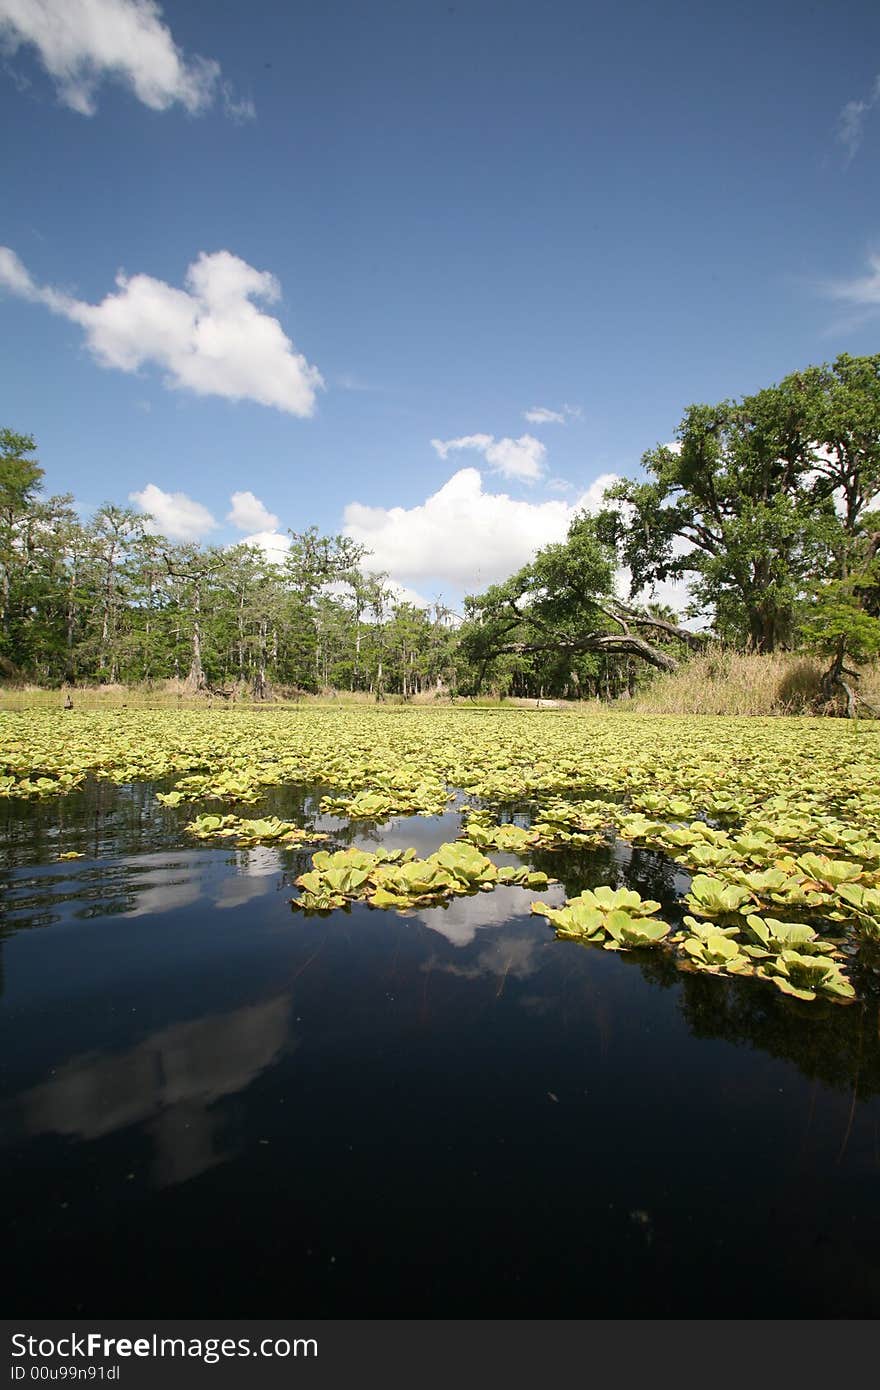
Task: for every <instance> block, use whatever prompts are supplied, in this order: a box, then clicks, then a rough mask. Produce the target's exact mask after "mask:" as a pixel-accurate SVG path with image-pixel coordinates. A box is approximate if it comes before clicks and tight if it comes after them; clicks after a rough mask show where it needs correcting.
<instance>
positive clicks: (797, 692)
mask: <svg viewBox="0 0 880 1390" xmlns="http://www.w3.org/2000/svg"><path fill="white" fill-rule="evenodd" d="M824 669H825V663H823V662H822V661H821V660H820V659H819V658H818V657H809V656H797V655H794V654H792V653H791V652H774V653H772V654H770V655H767V656H759V655H756V654H747V653H741V652H727V651H720V650H715V651H710V652H707V653H706V655H705V656H698V657H694V658H692V660H690V661H689V662H688V663H687V664H686V665H685V666H682V668H681V669H680V670H679V671H676V672H675V673H674V674H673V675H669V676H660V677H659V678H658V679H657V680H655V681H654V682H653V683H652V685H651V686H650V687H649V688H648V689H647V690H646V691H645V692H644V693H643V694H642V695H640V696H639V697H638V698H637V699H636V700H635V701H634V702H633V704H632V706H631V708H632V709H633V710H636V711H638V712H640V713H643V714H722V715H724V714H726V715H733V714H750V715H771V714H818V713H833V712H835V711H833V710H825V709H824V708H823V705H822V696H821V681H822V672H823V670H824ZM858 691H859V694H860V695H861V696H862V697H863V698H864V699H865V700H867V701H868V702H869V703H870V704H871V705H872V706H874V707H875V708H877V709H880V668H878V667H876V666H874V667H866V668H864V669H863V671H862V672H861V680H860V682H859V684H858Z"/></svg>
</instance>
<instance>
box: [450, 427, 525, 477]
mask: <svg viewBox="0 0 880 1390" xmlns="http://www.w3.org/2000/svg"><path fill="white" fill-rule="evenodd" d="M431 447H432V448H433V449H435V450H436V452H437V453H438V454H439V456H440V458H442V459H446V458H448V456H449V454H450V453H451V451H452V450H458V449H475V450H476V451H477V453H480V454H482V455H483V457H484V458H485V460H486V462H487V463H488V465H489V467H490V468H493V469H494V470H495V472H496V473H501V474H502V475H503V477H505V478H516V479H518V480H519V481H520V482H524V483H534V482H537V480H538V479H539V478H540V477H542V476H543V474H544V472H545V468H546V465H545V462H544V460H545V458H546V455H547V449H546V446H545V445H544V444H542V443H541V441H540V439H535V438H534V436H533V435H531V434H523V435H520V437H519V439H496V438H495V436H494V435H491V434H464V435H461V436H460V437H459V438H458V439H432V440H431Z"/></svg>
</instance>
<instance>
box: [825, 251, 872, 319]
mask: <svg viewBox="0 0 880 1390" xmlns="http://www.w3.org/2000/svg"><path fill="white" fill-rule="evenodd" d="M823 288H824V291H825V293H826V294H827V295H828V297H829V298H830V299H837V300H839V301H840V302H841V303H844V304H852V305H853V306H854V307H856V308H859V309H869V310H873V309H875V308H880V253H878V252H876V251H875V252H872V253H871V254H870V255H869V256H868V273H867V275H857V276H856V277H855V279H853V280H831V281H829V282H827V283H826V284H825V285H824V286H823Z"/></svg>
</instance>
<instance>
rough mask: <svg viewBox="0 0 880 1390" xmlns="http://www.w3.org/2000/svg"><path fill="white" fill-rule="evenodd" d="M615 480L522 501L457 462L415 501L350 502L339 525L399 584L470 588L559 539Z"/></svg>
mask: <svg viewBox="0 0 880 1390" xmlns="http://www.w3.org/2000/svg"><path fill="white" fill-rule="evenodd" d="M616 481H617V479H616V476H615V475H614V474H613V473H606V474H604V475H603V476H602V477H600V478H597V479H596V481H595V482H594V483H592V484H591V486H590V487H589V488H588V489H587V491H586V492H584V493H582V494H581V496H580V497H578V498H577V499H576V500H575V501H574V502H573V503H571V504H569V503H568V502H566V501H565V500H563V499H562V498H553V499H551V500H549V501H546V502H524V501H519V500H517V499H515V498H512V497H508V496H507V494H506V493H503V492H502V493H492V492H485V491H484V490H483V479H482V476H481V474H480V472H479V470H478V469H476V468H462V469H460V470H459V471H458V472H457V473H455V474H453V476H452V477H451V478H450V479H449V481H448V482H447V483H444V485H443V487H441V488H440V489H439V491H437V492H435V493H433V494H432V496H430V497H428V498H427V500H426V501H425V502H423V503H421V504H419V505H418V506H415V507H368V506H364V505H363V504H362V503H360V502H352V503H350V504H349V505H348V506H347V507H346V508H345V515H344V526H343V529H344V532H345V534H346V535H347V536H351V538H352V539H353V540H356V541H358V542H360V544H362V545H364V546H366V547H367V549H368V550H370V551H372V555H371V556H370V560H369V563H370V566H371V567H374V568H375V569H377V570H387V571H388V573H389V574H390V575H392V576H393V578H395V579H397V580H398V581H399V582H401V583H407V582H415V583H416V584H417V583H418V581H420V580H425V579H434V580H440V581H444V582H446V583H448V584H450V585H452V586H454V587H455V588H456V589H464V590H472V591H476V590H480V589H483V588H485V587H486V586H487V585H488V584H493V583H496V582H498V581H499V580H502V579H506V578H507V576H508V575H510V574H513V572H514V571H515V570H517V569H519V568H520V566H522V565H524V564H526V563H527V561H529V560H530V559H531V558H532V556H533V555H534V554H535V551H536V550H538V549H539V548H540V547H541V546H543V545H548V544H550V542H552V541H561V540H564V539H565V535H566V532H567V530H568V527H569V525H570V523H571V520H572V518H573V517H574V515H575V513H576V512H578V511H580V510H582V509H583V508H586V509H588V510H596V508H597V507H598V505H599V504H600V503H601V499H602V494H603V492H604V491H605V489H606V488H607V487H610V486H611V484H612V483H613V482H616Z"/></svg>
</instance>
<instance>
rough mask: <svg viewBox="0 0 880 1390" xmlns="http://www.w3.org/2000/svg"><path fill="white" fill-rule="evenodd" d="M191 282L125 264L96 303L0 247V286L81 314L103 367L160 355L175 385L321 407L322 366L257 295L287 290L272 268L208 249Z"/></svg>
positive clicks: (304, 410) (273, 297) (290, 407)
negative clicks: (137, 271) (46, 279)
mask: <svg viewBox="0 0 880 1390" xmlns="http://www.w3.org/2000/svg"><path fill="white" fill-rule="evenodd" d="M184 285H185V288H184V289H177V288H176V287H175V286H173V285H169V284H167V283H166V282H165V281H164V280H156V279H154V278H153V276H151V275H133V276H131V277H128V276H127V275H124V274H123V273H121V272H120V273H119V274H118V275H117V277H116V287H117V288H116V293H115V294H108V295H107V296H106V298H104V299H102V300H101V302H100V303H99V304H89V303H87V302H85V301H84V300H80V299H75V298H73V297H72V296H71V295H69V294H67V293H65V292H63V291H61V290H57V289H53V288H52V286H50V285H39V284H37V282H36V281H35V280H34V279H33V277H32V276H31V274H30V272H29V271H28V270H27V268H26V267H25V266H24V265H23V264H22V262H21V261H20V260H19V258H18V256H17V255H16V254H15V252H14V251H12V250H10V248H9V247H7V246H3V247H0V288H3V287H5V288H6V289H7V290H8V291H9V292H10V293H12V294H15V295H18V296H19V298H21V299H28V300H31V301H32V302H33V303H39V304H44V305H45V306H46V308H48V309H50V310H51V311H52V313H53V314H59V315H61V317H63V318H66V319H70V320H71V321H72V322H73V323H77V324H79V326H80V327H81V328H82V329H83V332H84V333H85V338H86V344H87V346H88V348H89V351H90V352H91V353H92V355H93V357H94V358H95V360H96V361H97V362H98V363H100V365H101V366H102V367H113V368H115V369H116V370H118V371H122V372H136V371H138V370H139V369H140V368H141V367H144V366H147V365H148V364H154V365H156V366H159V367H161V368H163V369H164V371H165V372H166V377H165V382H166V385H168V386H172V387H177V388H180V389H183V390H188V391H193V392H195V393H196V394H197V395H200V396H225V397H226V398H227V399H228V400H250V401H256V402H257V403H258V404H259V405H267V406H273V407H274V408H275V409H276V410H282V411H285V412H286V413H288V414H290V415H299V416H309V415H312V414H314V410H315V400H316V393H317V391H318V390H319V389H320V388H321V387H323V385H324V382H323V378H322V377H321V373H320V372H319V371H318V369H317V367H313V366H311V365H310V364H309V363H308V362H307V361H306V359H305V357H303V355H302V354H301V353H299V352H297V351H296V349H295V348H294V345H293V343H292V342H291V341H290V339H289V338H288V337H287V335H286V334H285V332H284V330H283V328H282V327H281V324H280V323H279V322H278V320H277V319H276V318H273V317H271V315H269V314H267V313H265V312H263V310H261V309H259V308H257V307H256V304H255V303H254V301H255V300H256V301H261V300H262V301H263V302H265V303H270V304H271V303H274V302H275V301H277V300H278V299H279V298H280V296H281V287H280V285H279V284H278V281H277V280H276V279H275V276H274V275H272V274H271V273H270V272H269V271H265V270H255V269H254V267H253V266H251V265H248V263H247V261H243V260H241V259H240V258H239V257H238V256H234V255H232V253H231V252H230V251H214V252H211V253H207V252H204V251H203V252H201V253H200V255H199V256H198V258H197V259H196V260H195V261H193V263H192V265H191V266H190V267H189V269H188V270H187V273H186V277H185V280H184Z"/></svg>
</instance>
